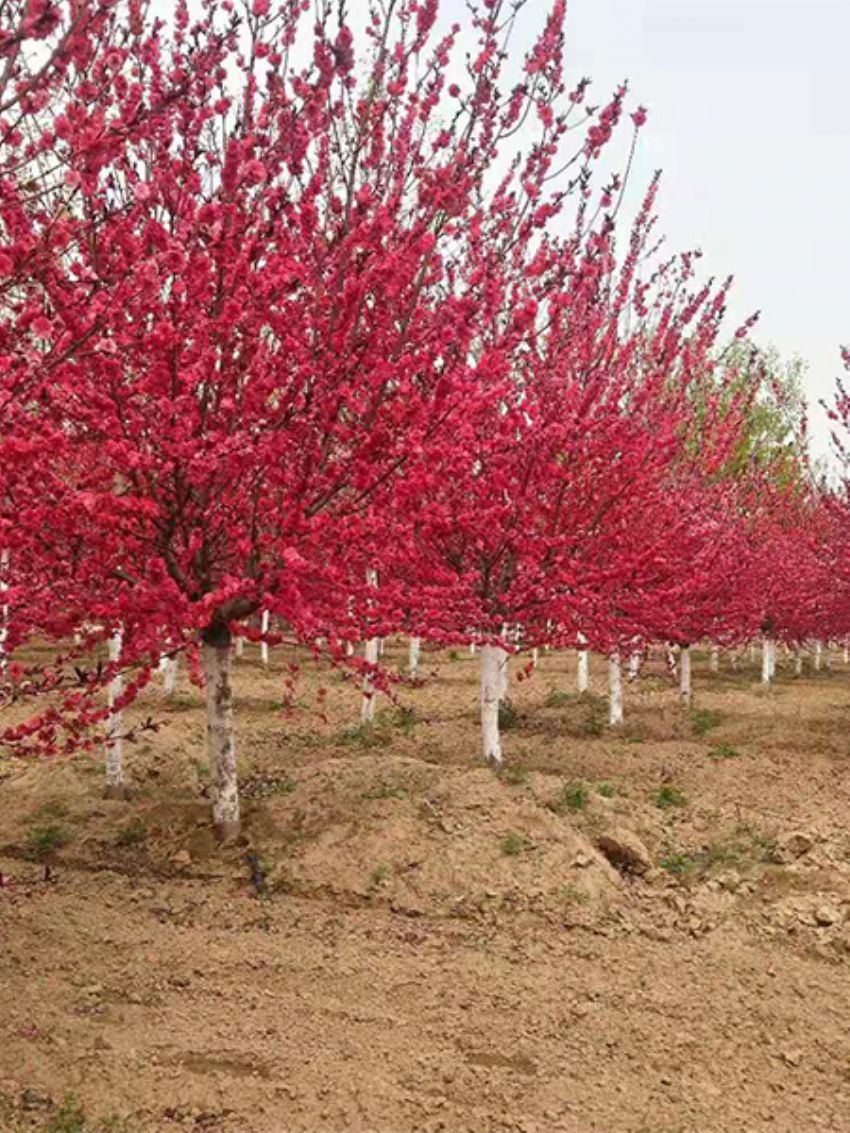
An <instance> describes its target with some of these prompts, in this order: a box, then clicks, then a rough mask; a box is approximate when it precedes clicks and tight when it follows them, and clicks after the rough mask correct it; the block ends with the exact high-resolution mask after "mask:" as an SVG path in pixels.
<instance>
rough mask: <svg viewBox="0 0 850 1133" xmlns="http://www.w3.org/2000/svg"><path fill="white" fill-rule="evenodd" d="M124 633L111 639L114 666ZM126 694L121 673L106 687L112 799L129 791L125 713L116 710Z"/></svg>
mask: <svg viewBox="0 0 850 1133" xmlns="http://www.w3.org/2000/svg"><path fill="white" fill-rule="evenodd" d="M122 637H123V635H122V633H121V630H120V629H116V630H115V631H114V633H113V634H112V636H111V637H110V638H109V644H108V646H107V648H108V651H109V653H108V655H109V661H110V664H112V665H117V664H118V663H119V662H120V660H121V645H122ZM123 692H124V677H123V676H122V674H121V673H120V671H119V672H116V674H115V676H114V677H113V678H112V680H111V681H110V682H109V684H108V685H107V687H106V703H107V707H108V708H109V715H108V716H107V717H106V738H105V740H104V744H103V749H104V765H105V769H106V794H107V796H108V797H110V798H121V797H122V796H123V795H124V794H125V792H126V789H127V783H126V780H125V778H124V739H123V737H122V735H121V728H122V726H123V716H124V713H123V711H122V710H121V709H120V708H115V703H116V701H117V700H118V699H119V697H120V696H121V695H122V693H123Z"/></svg>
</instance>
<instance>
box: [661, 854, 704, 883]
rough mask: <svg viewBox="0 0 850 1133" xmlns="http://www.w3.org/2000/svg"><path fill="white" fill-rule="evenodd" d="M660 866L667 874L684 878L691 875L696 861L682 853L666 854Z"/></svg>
mask: <svg viewBox="0 0 850 1133" xmlns="http://www.w3.org/2000/svg"><path fill="white" fill-rule="evenodd" d="M658 864H659V865H660V866H661V868H662V869H663V870H665V871H666V872H667V873H672V874H673V875H674V876H676V877H683V876H684V875H685V874H687V873H690V872H691V871H692V870H693V869H694V866H695V862H694V859H693V857H692V856H691V855H690V854H680V853H670V854H665V856H664V857H663V858H662V859H661V860H660V861H659V863H658Z"/></svg>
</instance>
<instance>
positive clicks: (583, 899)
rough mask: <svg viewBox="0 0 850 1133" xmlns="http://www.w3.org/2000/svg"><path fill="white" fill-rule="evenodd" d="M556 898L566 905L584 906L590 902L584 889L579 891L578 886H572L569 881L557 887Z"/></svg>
mask: <svg viewBox="0 0 850 1133" xmlns="http://www.w3.org/2000/svg"><path fill="white" fill-rule="evenodd" d="M558 896H559V897H560V898H561V900H562V901H563V902H564V903H565V904H568V905H586V904H587V902H588V901H589V900H590V897H589V895H588V894H587V893H586V892H585V891H584V889H580V888H579V887H578V885H574V884H573V883H572V882H571V881H568V882H566V884H564V885H559V886H558Z"/></svg>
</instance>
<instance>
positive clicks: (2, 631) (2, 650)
mask: <svg viewBox="0 0 850 1133" xmlns="http://www.w3.org/2000/svg"><path fill="white" fill-rule="evenodd" d="M9 562H10V558H9V552H8V551H6V550H4V551H0V676H2V674H3V673H5V672H6V666H7V665H8V663H9V657H8V654H7V653H6V641H7V640H8V637H9V605H8V603H7V602H6V600H5V599H6V595H7V594H8V592H9V582H8V579H7V578H6V575H7V574H8V571H9Z"/></svg>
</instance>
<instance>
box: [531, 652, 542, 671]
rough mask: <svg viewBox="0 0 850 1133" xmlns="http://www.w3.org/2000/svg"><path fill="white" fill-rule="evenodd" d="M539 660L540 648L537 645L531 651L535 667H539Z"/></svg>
mask: <svg viewBox="0 0 850 1133" xmlns="http://www.w3.org/2000/svg"><path fill="white" fill-rule="evenodd" d="M539 660H540V650H539V649H538V648H537V646H535V647H534V649H532V651H531V663H532V665H533V666H534V668H535V669H536V668H537V662H538V661H539Z"/></svg>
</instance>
